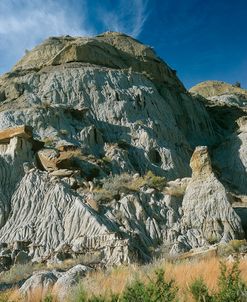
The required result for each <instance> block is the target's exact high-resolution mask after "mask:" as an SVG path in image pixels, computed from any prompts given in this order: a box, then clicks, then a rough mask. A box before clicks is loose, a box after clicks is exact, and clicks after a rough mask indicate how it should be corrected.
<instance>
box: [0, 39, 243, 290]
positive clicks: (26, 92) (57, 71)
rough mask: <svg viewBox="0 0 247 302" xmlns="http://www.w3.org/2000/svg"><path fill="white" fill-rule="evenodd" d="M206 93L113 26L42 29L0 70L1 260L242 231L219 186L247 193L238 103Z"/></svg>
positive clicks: (106, 256)
mask: <svg viewBox="0 0 247 302" xmlns="http://www.w3.org/2000/svg"><path fill="white" fill-rule="evenodd" d="M231 93H233V92H231ZM202 95H203V94H202ZM204 96H207V95H204ZM217 98H218V96H217ZM217 98H216V99H215V100H214V101H210V100H207V99H205V98H203V97H202V96H198V95H197V96H192V95H191V94H190V93H189V92H187V91H186V89H185V88H184V87H183V85H182V84H181V82H180V80H179V79H178V78H177V76H176V73H175V72H174V71H173V70H172V69H171V68H170V67H169V66H168V65H167V64H166V63H165V62H163V61H162V60H161V59H160V58H158V57H157V56H156V54H155V53H154V51H153V50H152V49H151V48H149V47H147V46H145V45H143V44H141V43H140V42H138V41H136V40H134V39H132V38H131V37H128V36H126V35H124V34H120V33H105V34H102V35H100V36H96V37H93V38H73V37H68V36H66V37H58V38H55V37H53V38H50V39H48V40H46V41H45V42H43V43H42V44H41V45H39V46H37V47H36V48H35V49H34V50H32V51H30V52H28V53H27V54H26V55H25V56H24V57H23V59H21V60H20V61H19V62H18V63H17V64H16V65H15V66H14V68H13V69H12V70H11V71H10V72H9V73H7V74H5V75H3V76H1V77H0V129H1V131H2V132H0V241H1V242H2V243H3V246H4V247H3V248H2V249H1V250H0V252H1V253H5V252H6V249H7V250H8V251H9V252H8V253H7V256H8V261H9V264H8V267H9V266H10V265H12V264H14V263H15V261H21V260H20V259H24V258H25V259H31V260H32V261H42V262H45V261H47V262H49V261H51V262H52V261H53V262H54V261H58V262H59V261H62V260H65V259H67V258H76V257H78V256H80V255H88V256H90V257H92V258H96V256H97V264H98V265H101V266H102V265H105V266H108V265H113V264H116V265H118V264H121V263H130V262H134V261H149V260H151V259H152V257H153V256H157V255H160V254H164V255H167V254H172V255H174V254H177V253H181V252H185V251H189V250H190V249H192V248H196V247H202V246H203V247H207V246H209V245H210V244H212V243H219V242H225V241H229V240H231V239H241V238H243V236H244V232H243V228H242V224H243V220H242V221H241V220H240V218H239V216H238V214H239V213H238V214H237V213H236V212H235V211H234V209H233V207H232V203H233V202H234V200H232V198H233V197H232V196H240V194H241V196H246V194H247V192H246V187H247V186H246V179H247V178H246V177H245V176H246V166H247V164H246V144H245V143H246V139H245V134H246V111H245V108H244V103H243V102H242V103H241V104H240V103H239V104H240V105H238V106H235V105H234V106H235V107H234V108H233V107H232V106H233V105H231V106H230V107H229V106H228V105H226V104H225V103H224V104H223V103H222V102H221V103H220V102H219V103H217V102H218V101H217V100H218V99H217ZM226 106H227V110H228V111H227V114H226ZM223 116H226V117H227V118H228V120H229V121H230V123H229V125H228V126H227V127H225V123H224V121H223V118H222V117H223ZM23 125H25V126H23ZM236 125H238V126H237V127H236ZM31 128H32V129H33V131H32V132H31V131H30V129H31ZM236 128H237V130H236ZM236 131H238V132H236ZM40 142H42V143H40ZM196 146H208V148H206V147H197V148H196V149H195V147H196ZM194 149H195V151H194ZM193 151H194V153H193ZM209 153H211V155H212V156H211V157H212V164H211V159H210V155H209ZM221 155H223V156H224V157H223V159H222V158H221ZM191 156H192V158H191ZM226 158H227V162H226V161H225V159H226ZM215 166H216V167H217V169H216V171H215ZM218 170H219V171H220V172H219V171H218ZM148 171H151V172H149V178H148V177H146V176H145V175H146V174H147V173H148ZM229 171H231V173H229ZM150 173H151V174H150ZM218 173H219V175H218ZM119 175H123V176H125V177H126V178H127V176H126V175H128V179H127V180H126V181H125V182H124V177H122V178H121V177H120V176H119ZM150 175H151V176H150ZM237 175H238V177H237ZM118 178H119V182H121V183H119V182H118ZM233 178H235V179H233ZM106 182H107V183H108V184H107V185H106ZM229 182H230V184H229ZM234 186H235V187H234ZM236 186H237V188H236ZM235 198H237V197H235ZM243 198H244V197H243ZM240 216H241V215H240ZM241 217H242V216H241ZM14 242H19V243H21V242H22V243H28V244H24V246H25V247H24V248H20V247H18V248H17V247H15V246H14ZM4 251H5V252H4ZM11 255H12V256H11ZM17 255H19V256H18V257H17ZM21 255H22V256H23V257H21ZM24 255H25V256H24ZM26 256H28V257H26ZM25 259H24V260H25ZM24 260H23V261H24ZM3 261H6V259H4V260H3ZM0 267H3V269H5V267H7V266H4V265H1V266H0ZM37 278H38V280H41V281H42V280H43V281H42V282H43V283H44V286H43V287H44V288H46V284H48V285H49V284H50V283H52V284H54V283H55V282H57V281H56V278H57V277H56V276H55V275H54V274H53V275H48V276H46V275H40V276H38V277H37ZM46 280H48V281H46ZM41 281H39V282H41Z"/></svg>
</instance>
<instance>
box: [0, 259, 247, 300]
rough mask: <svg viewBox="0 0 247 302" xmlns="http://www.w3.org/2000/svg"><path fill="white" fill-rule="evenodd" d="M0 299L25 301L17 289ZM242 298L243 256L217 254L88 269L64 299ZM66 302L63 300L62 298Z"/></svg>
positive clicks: (246, 269)
mask: <svg viewBox="0 0 247 302" xmlns="http://www.w3.org/2000/svg"><path fill="white" fill-rule="evenodd" d="M0 301H1V302H5V301H13V302H16V301H21V302H22V301H26V300H25V299H23V298H22V297H20V295H19V293H18V290H11V291H9V292H5V293H2V294H1V296H0ZM36 301H45V302H55V301H57V300H56V297H55V296H54V295H53V296H52V295H51V294H48V295H46V297H43V298H41V297H40V293H38V292H37V293H36V294H34V296H33V297H32V298H31V299H30V300H29V302H36ZM86 301H88V302H103V301H104V302H105V301H107V302H108V301H109V302H114V301H115V302H117V301H118V302H128V301H129V302H132V301H133V302H154V301H157V302H158V301H160V302H163V301H164V302H172V301H179V302H189V301H199V302H245V301H247V259H242V260H240V261H235V262H229V261H228V262H221V261H220V260H219V259H217V258H209V259H201V260H190V261H189V260H183V261H181V262H176V263H170V262H165V261H159V262H156V263H153V264H149V265H145V266H137V265H130V266H128V267H124V266H123V267H118V268H113V269H111V270H107V271H104V272H103V271H97V272H92V273H91V274H89V275H88V276H87V277H86V278H84V279H82V280H81V282H80V284H79V285H78V286H76V287H75V288H73V289H71V293H70V295H69V298H68V300H67V302H86ZM65 302H66V301H65Z"/></svg>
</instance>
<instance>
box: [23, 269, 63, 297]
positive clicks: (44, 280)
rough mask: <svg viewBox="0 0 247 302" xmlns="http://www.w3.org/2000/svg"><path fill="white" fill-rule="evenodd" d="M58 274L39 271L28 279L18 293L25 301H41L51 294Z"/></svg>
mask: <svg viewBox="0 0 247 302" xmlns="http://www.w3.org/2000/svg"><path fill="white" fill-rule="evenodd" d="M58 277H59V274H57V273H56V272H49V271H40V272H38V273H35V274H33V275H32V276H31V277H29V278H28V279H27V280H26V281H25V283H24V284H23V285H22V286H21V288H20V292H21V294H22V295H23V297H24V299H25V301H27V302H29V301H30V302H31V301H33V300H34V299H36V300H35V301H39V300H43V299H44V298H45V296H46V295H47V294H48V293H49V292H51V290H52V287H53V285H54V284H55V283H56V281H57V280H58Z"/></svg>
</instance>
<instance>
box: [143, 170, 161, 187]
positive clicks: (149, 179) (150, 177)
mask: <svg viewBox="0 0 247 302" xmlns="http://www.w3.org/2000/svg"><path fill="white" fill-rule="evenodd" d="M144 180H145V184H146V185H148V186H149V187H151V188H154V189H157V190H162V189H163V188H164V187H165V185H166V179H165V177H161V176H156V175H154V174H153V172H152V171H148V172H147V174H146V175H145V176H144Z"/></svg>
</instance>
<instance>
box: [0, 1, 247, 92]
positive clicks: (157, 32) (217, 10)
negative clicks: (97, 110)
mask: <svg viewBox="0 0 247 302" xmlns="http://www.w3.org/2000/svg"><path fill="white" fill-rule="evenodd" d="M106 30H114V31H121V32H125V33H127V34H130V35H132V36H134V37H136V38H137V39H139V40H141V41H142V42H143V43H145V44H148V45H150V46H153V47H154V48H155V50H156V52H157V54H158V55H159V56H160V57H161V58H163V59H164V60H165V61H166V62H167V63H168V64H169V65H170V66H171V67H172V68H173V69H176V70H177V73H178V76H179V77H180V79H181V80H182V81H183V83H184V84H185V86H186V87H187V88H190V87H191V86H193V85H195V84H197V83H198V82H201V81H204V80H222V81H226V82H229V83H235V82H236V81H239V82H241V84H242V87H245V88H247V72H246V71H247V39H246V36H247V35H246V34H247V1H246V0H235V1H233V0H0V73H3V72H6V71H8V70H9V69H10V68H11V66H13V65H14V64H15V62H16V61H17V60H18V59H19V58H21V57H22V56H23V54H24V53H25V49H31V48H33V47H34V46H35V45H36V44H37V43H40V42H41V41H42V40H43V39H45V38H47V37H48V36H56V35H63V34H70V35H94V34H98V33H101V32H104V31H106Z"/></svg>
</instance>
